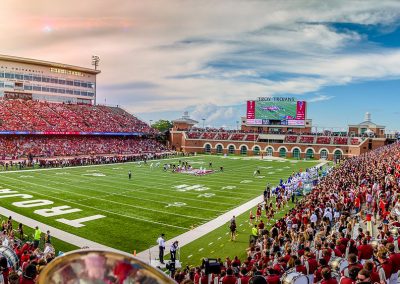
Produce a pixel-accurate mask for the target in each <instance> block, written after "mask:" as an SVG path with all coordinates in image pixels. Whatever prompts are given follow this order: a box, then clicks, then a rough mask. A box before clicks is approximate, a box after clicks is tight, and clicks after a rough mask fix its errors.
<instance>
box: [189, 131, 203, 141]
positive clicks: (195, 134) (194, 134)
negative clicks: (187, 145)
mask: <svg viewBox="0 0 400 284" xmlns="http://www.w3.org/2000/svg"><path fill="white" fill-rule="evenodd" d="M186 134H187V136H188V138H189V139H199V138H200V136H201V134H203V133H202V132H198V131H193V132H187V133H186Z"/></svg>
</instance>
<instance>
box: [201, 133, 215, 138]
mask: <svg viewBox="0 0 400 284" xmlns="http://www.w3.org/2000/svg"><path fill="white" fill-rule="evenodd" d="M214 137H215V133H214V132H204V133H203V135H202V136H201V137H200V139H213V138H214Z"/></svg>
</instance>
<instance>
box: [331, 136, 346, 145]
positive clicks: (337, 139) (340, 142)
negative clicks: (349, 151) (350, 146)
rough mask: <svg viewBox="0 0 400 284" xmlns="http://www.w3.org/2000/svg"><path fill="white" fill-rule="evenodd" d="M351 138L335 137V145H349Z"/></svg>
mask: <svg viewBox="0 0 400 284" xmlns="http://www.w3.org/2000/svg"><path fill="white" fill-rule="evenodd" d="M348 141H349V137H333V144H338V145H347V143H348Z"/></svg>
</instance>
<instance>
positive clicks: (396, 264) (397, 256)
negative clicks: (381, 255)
mask: <svg viewBox="0 0 400 284" xmlns="http://www.w3.org/2000/svg"><path fill="white" fill-rule="evenodd" d="M386 248H387V249H388V251H389V260H390V261H391V262H392V275H391V277H390V283H397V279H398V274H399V270H400V253H396V252H395V251H394V249H395V247H394V244H393V243H389V244H386Z"/></svg>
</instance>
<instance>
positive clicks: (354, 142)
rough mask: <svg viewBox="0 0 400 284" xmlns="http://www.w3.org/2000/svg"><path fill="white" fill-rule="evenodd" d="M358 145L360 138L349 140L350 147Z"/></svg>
mask: <svg viewBox="0 0 400 284" xmlns="http://www.w3.org/2000/svg"><path fill="white" fill-rule="evenodd" d="M360 143H361V140H360V138H355V137H353V138H351V140H350V144H351V145H360Z"/></svg>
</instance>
